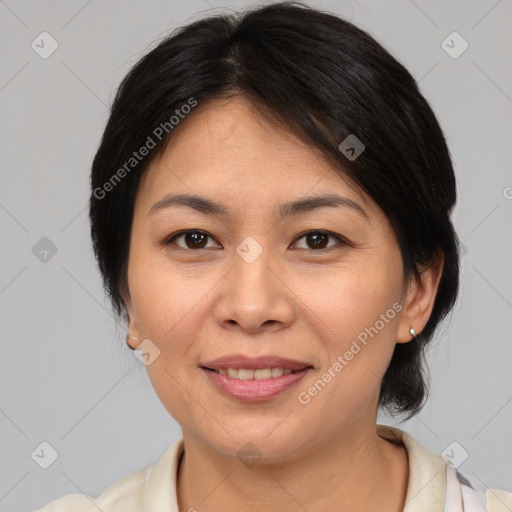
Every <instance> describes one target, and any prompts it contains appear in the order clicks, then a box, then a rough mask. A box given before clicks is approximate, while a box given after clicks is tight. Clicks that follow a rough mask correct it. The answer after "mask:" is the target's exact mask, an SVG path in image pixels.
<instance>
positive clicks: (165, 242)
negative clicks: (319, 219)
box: [159, 229, 349, 252]
mask: <svg viewBox="0 0 512 512" xmlns="http://www.w3.org/2000/svg"><path fill="white" fill-rule="evenodd" d="M191 233H200V234H203V235H206V236H207V237H209V238H211V239H213V237H212V236H211V235H210V234H208V233H207V232H206V231H202V230H200V229H186V230H182V231H177V232H176V233H173V234H172V235H170V236H169V237H167V238H165V239H164V240H163V241H162V242H161V243H160V244H159V245H163V246H165V247H168V246H170V245H171V244H172V243H173V242H174V241H175V240H176V239H178V238H179V237H181V236H183V235H186V234H191ZM311 233H315V234H321V235H326V236H328V237H331V238H335V239H336V240H337V241H338V244H339V245H342V246H343V245H349V242H348V241H347V240H346V239H344V238H343V237H341V236H340V235H336V234H334V233H331V232H330V231H325V230H321V229H313V230H309V231H305V232H304V233H301V234H300V235H298V236H297V238H296V239H295V240H294V242H293V243H295V242H297V241H298V240H301V239H302V238H304V237H306V236H307V235H309V234H311ZM178 248H179V249H181V250H183V251H188V252H197V251H204V250H207V249H210V248H208V247H207V248H204V247H203V248H199V249H189V248H184V247H180V246H178ZM334 248H336V245H334V246H331V247H325V248H322V249H310V248H306V249H304V248H301V249H302V250H309V251H312V252H323V251H329V250H331V249H334Z"/></svg>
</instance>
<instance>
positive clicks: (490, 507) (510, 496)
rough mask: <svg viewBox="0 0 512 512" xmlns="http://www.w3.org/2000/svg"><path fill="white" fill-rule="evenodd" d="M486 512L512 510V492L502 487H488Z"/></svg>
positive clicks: (506, 511)
mask: <svg viewBox="0 0 512 512" xmlns="http://www.w3.org/2000/svg"><path fill="white" fill-rule="evenodd" d="M485 499H486V506H487V509H486V512H510V511H511V510H512V492H507V491H503V490H501V489H486V491H485Z"/></svg>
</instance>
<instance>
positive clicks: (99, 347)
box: [0, 0, 512, 511]
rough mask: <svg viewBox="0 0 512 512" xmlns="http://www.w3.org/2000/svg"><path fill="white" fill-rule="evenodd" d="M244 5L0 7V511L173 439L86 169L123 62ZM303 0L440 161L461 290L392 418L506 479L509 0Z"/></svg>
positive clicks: (114, 475) (117, 474)
mask: <svg viewBox="0 0 512 512" xmlns="http://www.w3.org/2000/svg"><path fill="white" fill-rule="evenodd" d="M244 5H254V2H252V3H251V2H249V3H243V2H238V3H230V4H228V3H227V2H224V1H223V0H193V1H190V2H188V3H187V4H186V5H185V3H183V2H177V1H174V2H173V1H158V0H152V1H150V2H147V1H142V0H138V1H132V2H121V1H112V0H111V1H103V2H100V1H94V0H92V1H85V0H73V1H66V2H65V1H63V0H61V1H56V0H54V1H46V2H36V1H15V0H5V1H0V44H1V48H2V50H1V66H0V118H1V124H0V140H1V141H2V147H1V164H0V172H1V184H2V186H1V188H0V228H1V236H2V250H1V256H0V257H1V265H0V311H1V336H2V340H1V343H2V357H1V359H0V475H1V477H0V508H1V509H2V510H18V511H28V510H31V509H34V508H37V507H40V506H42V505H43V504H45V503H47V502H49V501H50V500H52V499H54V498H56V497H58V496H61V495H63V494H67V493H74V492H85V493H87V494H90V495H94V496H95V495H98V494H99V493H100V492H101V490H102V489H104V488H105V487H106V486H107V485H108V484H110V483H112V482H114V481H115V480H117V479H119V478H121V477H123V476H125V475H127V474H129V473H131V472H132V471H135V470H137V469H139V468H141V467H143V466H145V465H146V464H150V463H152V462H154V461H155V460H156V459H157V458H158V457H159V456H160V455H161V454H162V452H163V451H164V450H165V449H166V448H167V447H168V446H169V444H170V443H172V442H173V441H174V440H176V439H178V438H179V437H180V429H179V427H178V426H177V424H176V423H175V422H174V420H172V418H170V417H169V415H168V414H167V412H166V411H165V409H164V408H163V406H162V405H161V404H160V402H159V400H158V398H157V397H156V395H155V394H154V392H153V390H152V388H151V385H150V383H149V380H148V379H147V377H146V372H145V368H144V366H143V365H142V364H141V363H139V361H138V359H136V358H135V357H134V356H133V354H132V352H131V351H129V350H128V349H127V348H126V346H125V344H124V334H125V332H124V329H123V326H121V325H116V323H115V321H114V319H113V317H112V315H111V312H110V309H109V306H108V304H107V302H106V300H105V298H104V295H103V291H102V288H101V283H100V278H99V274H98V272H97V270H96V267H95V262H94V259H93V254H92V250H91V245H90V239H89V227H88V219H87V210H86V204H87V200H88V179H89V176H88V173H89V167H90V163H91V160H92V157H93V155H94V153H95V150H96V148H97V145H98V143H99V138H100V136H101V134H102V130H103V128H104V125H105V122H106V120H107V114H108V105H109V104H110V101H111V99H112V97H113V93H114V91H115V88H116V86H117V85H118V83H119V81H120V80H121V78H122V77H123V76H124V75H125V73H126V72H127V71H128V69H129V68H130V67H131V66H132V65H133V64H134V63H135V62H136V60H137V59H138V58H139V57H140V56H141V55H142V54H143V53H144V52H145V51H147V49H148V48H149V47H150V46H151V45H152V44H153V42H154V41H155V40H156V39H158V38H159V37H160V36H162V35H163V34H164V33H166V32H167V31H168V30H169V29H171V28H174V27H176V26H178V25H180V24H183V23H185V22H188V21H192V20H195V19H197V18H199V17H201V16H203V15H204V14H207V13H213V12H216V11H217V9H218V8H223V7H229V8H230V9H236V8H241V7H243V6H244ZM310 5H312V6H317V7H320V8H325V9H327V10H330V11H332V12H335V13H338V14H340V15H343V16H345V17H347V18H348V19H350V20H352V21H354V22H355V23H356V24H357V25H358V26H360V27H361V28H363V29H365V30H367V31H369V32H370V33H371V34H372V35H374V36H375V37H376V38H377V39H378V40H379V41H380V42H381V43H382V44H383V45H384V46H385V47H386V48H387V49H388V50H390V51H391V53H392V54H393V55H395V56H396V57H397V58H398V59H399V60H400V61H401V62H402V63H403V64H404V65H405V66H406V67H407V68H408V69H409V70H410V71H411V73H412V74H413V75H414V76H415V78H416V79H417V80H418V81H419V82H420V87H421V90H422V92H423V93H424V95H425V96H426V98H427V100H429V101H430V102H431V105H432V106H433V108H434V110H435V112H436V114H437V115H438V118H439V120H440V123H441V126H442V128H443V129H444V131H445V133H446V137H447V139H448V143H449V147H450V150H451V152H452V156H453V159H454V163H455V167H456V173H457V178H458V205H457V208H456V210H455V212H454V222H455V226H456V229H457V231H458V233H459V234H460V236H461V238H462V240H463V241H464V244H465V246H466V248H467V252H466V254H465V255H464V257H463V259H462V276H461V278H462V285H461V296H460V299H459V302H458V304H457V307H456V309H455V312H454V314H453V316H452V319H451V322H446V323H445V324H444V326H443V328H442V329H441V330H440V331H439V335H438V337H437V341H436V343H435V344H434V346H433V349H432V350H431V351H430V352H429V357H428V361H429V364H430V367H431V372H432V382H433V383H432V396H431V399H430V401H429V402H428V404H427V406H426V407H425V408H424V410H423V411H422V412H421V414H419V416H417V417H416V418H414V419H413V420H411V421H409V422H407V423H403V424H401V425H398V426H399V427H400V428H403V429H404V430H406V431H408V432H409V433H411V434H412V435H413V436H414V437H415V438H416V439H417V440H418V441H419V442H420V443H421V444H423V446H425V447H426V448H427V449H429V450H430V451H432V452H436V453H442V452H443V450H445V448H446V447H447V446H448V445H450V443H452V442H453V441H456V442H458V443H459V444H460V446H461V447H463V448H464V449H465V450H466V451H467V452H468V454H469V457H468V458H467V460H466V461H465V462H464V463H463V464H462V465H461V466H459V470H460V471H462V472H463V473H465V474H467V475H468V476H470V477H471V478H472V479H473V480H477V481H481V482H484V483H485V484H487V485H490V486H492V487H498V488H504V489H508V490H512V464H511V461H512V438H511V433H512V378H511V362H512V357H511V356H512V343H511V333H512V314H511V308H512V270H511V266H510V256H511V254H512V237H511V236H510V234H511V232H512V231H511V227H512V226H511V224H512V199H511V198H512V188H510V187H512V173H511V163H512V150H511V146H512V145H511V135H512V129H511V128H512V127H511V125H512V116H511V113H512V99H511V97H512V65H511V62H510V48H512V35H511V34H512V32H511V31H510V20H511V19H512V1H511V0H500V1H496V0H488V1H487V0H486V1H471V2H469V1H452V2H446V1H442V0H436V1H429V2H427V1H425V0H423V1H420V0H415V1H414V2H413V1H406V0H393V1H386V2H378V1H376V0H366V1H360V2H353V1H352V2H351V1H345V2H343V1H334V0H333V1H327V0H326V1H317V2H312V3H311V4H310ZM43 31H47V32H49V33H50V34H51V36H52V37H53V38H54V39H55V40H56V41H57V42H58V45H59V46H58V48H57V50H56V51H55V52H54V53H53V54H52V55H51V56H50V57H49V58H47V59H43V58H41V57H40V56H39V55H38V54H37V53H36V52H35V51H34V50H33V49H32V48H31V43H32V41H33V40H35V39H36V38H37V37H38V36H39V34H40V33H41V32H43ZM453 31H457V32H459V33H460V34H461V36H462V37H463V38H464V39H465V40H466V41H467V42H468V44H469V48H468V49H467V50H466V51H465V52H464V53H463V54H462V55H460V56H459V57H458V58H452V57H451V56H450V55H448V54H447V53H446V52H445V50H444V49H443V47H442V46H441V43H442V41H443V40H445V39H446V37H447V36H448V35H449V34H451V33H452V32H453ZM450 44H451V43H450ZM453 45H455V49H457V48H460V45H459V43H458V42H457V43H453V44H452V46H453ZM46 48H48V46H46ZM507 187H508V188H507ZM43 237H47V238H49V239H50V240H51V241H52V243H53V244H54V245H55V246H56V248H57V252H56V254H54V255H53V256H52V253H51V252H50V253H48V255H47V256H46V259H47V261H46V262H45V261H41V260H40V258H41V257H42V254H39V257H36V255H35V254H34V253H33V247H34V246H35V245H36V244H37V243H38V241H39V240H40V239H41V238H43ZM39 243H40V244H41V243H43V244H44V243H45V242H39ZM46 243H47V242H46ZM37 247H39V246H36V248H37ZM35 252H36V254H37V251H35ZM379 421H380V422H381V423H388V424H391V425H395V422H394V421H393V419H392V418H388V417H386V416H383V415H382V416H380V417H379ZM43 441H47V442H48V443H50V444H51V445H52V446H53V447H54V448H55V450H57V452H58V455H59V456H58V458H57V460H56V461H55V462H54V463H53V464H52V465H51V466H50V467H49V468H48V469H46V470H45V469H42V468H41V467H39V465H37V464H36V462H34V460H33V459H32V458H31V453H32V452H33V451H34V449H36V447H38V446H39V445H40V443H41V442H43ZM457 450H459V451H458V452H457V453H456V455H457V454H458V455H457V456H460V454H461V453H462V452H461V451H460V448H458V447H456V451H457Z"/></svg>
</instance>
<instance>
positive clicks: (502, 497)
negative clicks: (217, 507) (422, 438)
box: [35, 425, 512, 512]
mask: <svg viewBox="0 0 512 512" xmlns="http://www.w3.org/2000/svg"><path fill="white" fill-rule="evenodd" d="M377 434H378V435H379V437H383V438H385V439H389V440H391V441H394V442H398V443H402V444H403V445H404V446H405V448H406V450H407V455H408V458H409V483H408V486H407V497H406V502H405V508H404V509H403V512H451V510H471V511H472V510H483V511H485V512H511V511H512V493H510V492H506V491H502V490H497V489H485V488H481V487H480V488H477V486H475V485H474V483H470V482H469V481H468V480H467V479H465V478H464V477H463V476H461V475H460V474H459V475H458V476H457V478H456V477H455V471H451V469H452V468H451V467H450V466H449V467H448V468H449V469H450V472H447V462H446V461H445V460H444V459H443V458H442V457H441V456H440V455H437V454H434V453H431V452H429V451H427V450H425V449H424V448H423V447H422V446H421V445H420V444H419V443H417V442H416V441H415V440H414V439H413V438H412V437H411V436H410V435H409V434H407V433H406V432H404V431H403V430H400V429H398V428H394V427H390V426H387V425H377ZM182 453H183V439H180V440H179V441H176V442H175V443H174V444H172V445H171V446H170V447H169V448H168V449H167V450H166V451H165V452H164V453H163V455H162V456H161V458H160V459H159V460H158V461H157V462H155V463H154V464H151V465H149V466H146V467H144V468H142V469H140V470H138V471H136V472H135V473H132V474H130V475H128V476H126V477H124V478H122V479H121V480H118V481H117V482H115V483H113V484H112V485H110V486H109V487H107V488H106V489H105V490H104V491H103V492H102V493H101V495H100V496H99V497H97V498H92V497H90V496H86V495H85V494H68V495H65V496H62V497H61V498H58V499H56V500H54V501H52V502H50V503H48V504H47V505H46V506H45V507H43V508H41V509H38V510H36V511H35V512H98V510H100V511H101V512H180V511H179V510H178V501H177V497H176V475H177V469H178V463H179V460H180V457H181V454H182ZM448 475H452V478H453V480H454V481H456V480H457V479H458V480H459V482H457V484H458V483H460V482H462V483H464V484H465V485H463V487H462V488H465V491H470V492H471V497H472V498H471V499H473V500H474V505H473V507H475V508H473V507H471V508H470V507H469V505H468V503H469V501H465V503H466V505H465V508H456V507H453V505H452V504H451V500H450V499H447V476H448ZM448 481H450V480H449V479H448ZM471 487H475V491H473V490H472V489H471V490H470V488H471ZM448 494H449V495H450V496H456V497H457V498H456V499H457V502H459V501H460V500H459V498H458V496H459V495H460V492H459V491H456V494H450V493H448ZM477 496H478V501H479V503H477V501H476V497H477ZM452 507H453V508H452ZM480 507H481V508H480ZM193 510H194V509H192V511H193ZM181 512H189V511H181Z"/></svg>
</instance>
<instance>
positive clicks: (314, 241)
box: [297, 231, 345, 250]
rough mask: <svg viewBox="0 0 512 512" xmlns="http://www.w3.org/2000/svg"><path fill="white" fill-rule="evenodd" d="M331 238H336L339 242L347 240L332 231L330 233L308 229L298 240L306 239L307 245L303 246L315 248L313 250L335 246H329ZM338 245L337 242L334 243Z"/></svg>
mask: <svg viewBox="0 0 512 512" xmlns="http://www.w3.org/2000/svg"><path fill="white" fill-rule="evenodd" d="M329 238H332V239H336V240H337V241H338V242H339V243H341V244H344V243H345V241H344V240H343V239H342V238H341V237H339V236H337V235H334V234H332V233H328V232H326V231H308V232H307V233H304V234H303V235H302V236H300V237H299V238H298V239H297V240H301V239H305V241H306V247H301V249H302V248H305V249H313V250H322V249H330V248H331V247H333V246H332V245H331V246H329V247H328V243H329ZM334 245H336V244H334Z"/></svg>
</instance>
